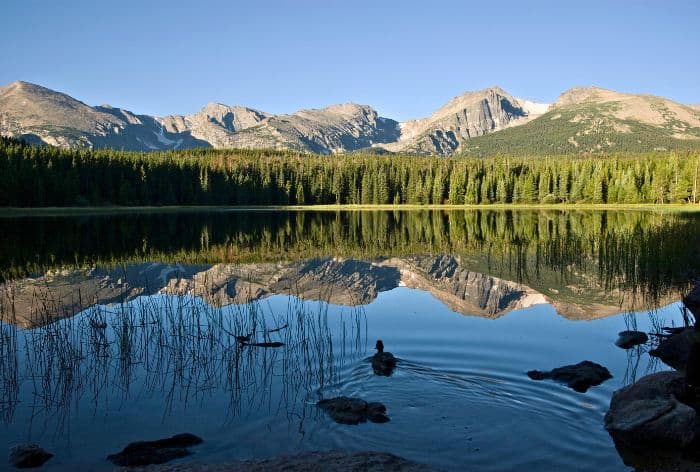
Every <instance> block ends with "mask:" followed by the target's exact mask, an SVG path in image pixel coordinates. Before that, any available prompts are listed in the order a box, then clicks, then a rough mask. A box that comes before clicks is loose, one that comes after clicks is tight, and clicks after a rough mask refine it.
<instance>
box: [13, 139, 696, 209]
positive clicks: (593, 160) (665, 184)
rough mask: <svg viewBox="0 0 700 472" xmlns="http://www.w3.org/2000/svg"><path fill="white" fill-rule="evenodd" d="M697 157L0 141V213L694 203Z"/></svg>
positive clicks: (693, 154)
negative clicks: (140, 149)
mask: <svg viewBox="0 0 700 472" xmlns="http://www.w3.org/2000/svg"><path fill="white" fill-rule="evenodd" d="M699 165H700V157H699V155H698V153H697V152H663V153H659V152H657V153H648V154H624V155H606V156H583V157H581V156H576V157H573V156H570V157H566V156H559V157H545V156H538V157H517V158H516V157H505V156H500V157H493V158H465V157H462V158H460V157H455V158H440V157H433V158H430V157H415V156H400V155H389V156H383V155H374V154H346V155H335V156H321V155H313V154H300V153H293V152H288V151H274V150H211V149H196V150H191V149H190V150H183V151H168V152H151V153H137V152H124V151H118V150H108V149H105V150H90V149H59V148H55V147H49V146H32V145H28V144H26V143H24V142H22V141H18V140H15V139H11V138H0V206H5V207H53V206H58V207H60V206H76V205H77V206H107V205H124V206H150V205H157V206H160V205H232V206H235V205H245V206H249V205H329V204H330V205H332V204H340V205H358V204H359V205H363V204H364V205H371V204H414V205H415V204H419V205H420V204H452V205H464V204H468V205H469V204H494V203H500V204H556V203H569V204H578V203H592V204H637V203H652V204H667V203H697V202H698V195H697V193H698V188H697V187H698V170H699Z"/></svg>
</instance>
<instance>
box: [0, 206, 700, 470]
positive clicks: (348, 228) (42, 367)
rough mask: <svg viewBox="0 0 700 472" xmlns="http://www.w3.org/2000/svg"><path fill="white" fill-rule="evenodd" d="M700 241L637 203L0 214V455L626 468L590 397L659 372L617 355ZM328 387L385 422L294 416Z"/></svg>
mask: <svg viewBox="0 0 700 472" xmlns="http://www.w3.org/2000/svg"><path fill="white" fill-rule="evenodd" d="M698 230H700V219H699V218H698V217H697V216H695V215H692V214H660V213H643V212H627V213H624V212H559V211H556V212H554V211H552V212H535V211H523V212H510V211H497V212H488V211H468V212H464V211H459V212H427V211H426V212H339V213H332V212H326V213H319V212H305V213H273V212H259V213H255V212H246V213H238V212H216V213H189V214H188V213H178V214H170V215H158V214H140V215H93V216H70V215H64V216H56V217H42V218H31V217H25V218H0V233H1V234H3V235H4V238H3V241H2V243H0V270H1V271H2V274H3V275H2V279H3V284H2V297H1V303H0V309H1V310H2V315H3V320H4V322H3V323H2V325H0V335H1V336H0V361H1V362H0V389H2V392H3V394H2V403H0V415H1V417H2V427H1V428H0V443H4V444H14V443H20V442H26V441H33V442H37V443H39V444H41V445H42V446H43V447H44V448H46V449H48V450H50V451H51V452H54V453H55V454H56V456H55V457H54V458H53V459H52V460H51V461H49V462H48V463H47V464H46V466H45V469H46V470H76V468H83V469H86V470H110V469H111V468H112V467H111V464H110V463H109V462H107V461H106V460H105V459H104V458H105V456H106V455H108V454H110V453H113V452H116V451H118V450H120V449H121V448H122V447H123V446H124V445H126V444H127V443H129V442H132V441H135V440H142V439H156V438H159V437H164V436H169V435H172V434H176V433H179V432H192V433H194V434H197V435H199V436H201V437H202V438H204V440H205V442H204V443H203V444H202V445H201V446H197V447H195V448H194V449H193V450H194V451H195V454H194V455H192V456H190V457H188V458H186V459H182V462H225V461H230V460H235V459H251V458H267V457H272V456H277V455H280V454H287V453H294V452H299V451H307V450H329V449H345V450H379V451H388V452H392V453H395V454H398V455H401V456H404V457H407V458H410V459H414V460H418V461H421V462H425V463H427V464H431V465H433V466H436V467H438V468H440V469H445V470H465V469H466V470H582V471H583V470H593V469H598V470H613V471H614V470H629V467H626V466H625V465H624V462H623V459H622V458H620V456H619V454H618V453H617V451H616V449H615V447H614V444H613V442H612V440H611V439H610V437H609V436H608V434H607V433H606V432H605V430H604V429H603V426H602V422H603V416H604V414H605V411H606V409H607V406H608V403H609V400H610V396H611V395H612V393H613V392H614V391H615V390H616V389H618V388H620V387H622V386H624V385H626V384H628V383H630V382H632V381H633V380H634V379H635V378H639V377H640V376H642V375H645V374H646V373H648V372H652V371H656V370H661V369H666V368H667V367H665V366H664V365H663V364H660V363H657V362H654V359H653V358H651V357H650V356H649V355H648V354H647V351H648V350H649V349H650V347H651V344H649V345H645V346H641V347H639V348H635V349H632V350H629V351H624V350H622V349H619V348H617V347H616V346H615V345H614V342H615V339H616V338H617V333H618V331H621V330H623V329H629V328H634V329H640V330H643V331H647V332H652V333H653V332H657V331H658V329H659V327H660V326H669V325H679V324H682V323H683V322H684V321H683V311H682V305H681V304H680V303H679V300H680V298H681V297H682V295H683V294H684V293H685V291H686V290H687V288H688V286H689V284H690V281H691V280H692V279H693V278H695V277H696V276H697V273H696V268H697V267H700V265H699V264H698V263H699V262H700V254H699V248H700V245H699V244H698V243H699V242H700V241H698V240H699V239H700V231H698ZM249 334H250V335H252V339H253V340H254V341H257V342H281V343H284V345H283V346H282V347H278V348H262V347H257V348H255V347H241V345H240V343H238V342H237V340H236V338H235V336H241V335H249ZM377 339H382V340H384V343H385V345H386V348H387V350H388V351H391V352H393V353H394V354H395V355H396V356H397V357H399V359H400V361H399V365H398V367H397V369H396V370H395V371H394V373H393V375H392V376H390V377H383V376H377V375H375V374H374V372H373V370H372V367H371V365H370V362H369V360H368V358H369V356H371V355H372V354H373V353H374V350H373V346H374V342H375V341H376V340H377ZM652 339H653V337H652ZM586 359H587V360H591V361H594V362H597V363H600V364H602V365H604V366H606V367H607V368H608V369H609V370H610V371H611V373H612V374H613V378H612V379H611V380H609V381H607V382H605V383H603V384H602V385H600V386H597V387H593V388H591V389H590V390H588V392H586V393H577V392H575V391H573V390H570V389H568V388H567V387H566V386H565V385H561V384H557V383H554V382H549V381H543V382H535V381H532V380H530V379H529V378H528V377H527V375H525V372H526V371H528V370H532V369H542V370H545V369H546V370H548V369H551V368H554V367H558V366H562V365H566V364H572V363H577V362H579V361H582V360H586ZM338 395H346V396H356V397H361V398H363V399H366V400H368V401H379V402H382V403H384V404H385V405H386V406H387V413H388V416H389V417H390V418H391V420H390V422H388V423H384V424H374V423H364V424H360V425H358V426H349V425H341V424H336V423H334V422H333V421H332V420H331V419H330V418H329V417H328V416H327V415H325V413H323V412H322V411H320V410H319V409H318V408H317V407H316V406H315V403H316V401H318V400H319V399H322V398H330V397H334V396H338Z"/></svg>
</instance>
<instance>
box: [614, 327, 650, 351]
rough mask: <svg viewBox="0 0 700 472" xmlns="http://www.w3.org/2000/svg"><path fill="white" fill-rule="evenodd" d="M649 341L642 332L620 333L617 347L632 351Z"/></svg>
mask: <svg viewBox="0 0 700 472" xmlns="http://www.w3.org/2000/svg"><path fill="white" fill-rule="evenodd" d="M647 341H649V336H647V333H644V332H642V331H620V332H619V333H618V338H617V341H615V345H616V346H617V347H620V348H622V349H630V348H633V347H634V346H637V345H639V344H644V343H646V342H647Z"/></svg>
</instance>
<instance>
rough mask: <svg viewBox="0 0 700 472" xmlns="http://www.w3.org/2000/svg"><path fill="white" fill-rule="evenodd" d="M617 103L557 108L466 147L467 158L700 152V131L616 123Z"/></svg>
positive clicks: (679, 126)
mask: <svg viewBox="0 0 700 472" xmlns="http://www.w3.org/2000/svg"><path fill="white" fill-rule="evenodd" d="M615 107H616V104H615V103H582V104H576V105H569V106H566V107H561V108H555V109H554V110H551V111H549V112H547V113H545V114H544V115H542V116H540V117H539V118H537V119H535V120H533V121H531V122H529V123H526V124H523V125H520V126H514V127H512V128H507V129H504V130H501V131H498V132H496V133H491V134H487V135H484V136H478V137H474V138H471V139H469V140H466V141H464V142H463V143H462V146H461V147H460V148H459V151H460V153H461V154H462V155H465V156H477V157H485V156H494V155H498V154H504V155H510V156H533V155H564V154H566V155H576V154H610V153H621V152H635V153H645V152H649V151H650V150H656V151H686V150H700V128H693V127H688V126H687V124H686V123H683V122H676V121H674V120H672V119H669V121H668V122H666V123H665V124H664V125H663V126H660V125H659V126H654V125H651V124H647V123H643V122H641V121H638V120H632V119H621V118H617V117H615V111H616V110H615Z"/></svg>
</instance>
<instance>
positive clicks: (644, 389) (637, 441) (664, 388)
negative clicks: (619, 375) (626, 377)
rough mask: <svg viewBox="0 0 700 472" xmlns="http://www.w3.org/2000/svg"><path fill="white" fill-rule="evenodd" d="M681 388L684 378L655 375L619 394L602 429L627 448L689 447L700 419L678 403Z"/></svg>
mask: <svg viewBox="0 0 700 472" xmlns="http://www.w3.org/2000/svg"><path fill="white" fill-rule="evenodd" d="M683 384H684V376H683V374H680V373H678V372H658V373H655V374H651V375H647V376H645V377H642V378H641V379H639V380H638V381H637V382H635V383H634V384H632V385H629V386H627V387H624V388H622V389H620V390H618V391H617V392H615V393H614V394H613V396H612V399H611V400H610V408H609V410H608V412H607V413H606V415H605V429H606V430H607V431H608V432H609V433H610V435H611V436H613V438H614V439H615V440H616V442H618V441H619V442H621V443H623V444H625V445H626V446H628V447H630V446H631V447H639V448H643V447H646V446H648V445H650V444H651V445H654V447H663V448H669V447H670V448H678V449H682V448H684V447H686V446H688V445H690V444H691V443H692V442H693V441H694V440H695V439H696V438H697V436H698V433H699V432H700V418H698V414H697V412H696V411H695V410H694V409H693V408H691V407H690V406H688V405H686V404H685V403H682V402H681V401H680V400H679V397H681V396H682V394H683V390H684V387H683Z"/></svg>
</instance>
